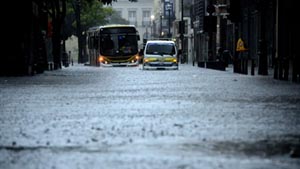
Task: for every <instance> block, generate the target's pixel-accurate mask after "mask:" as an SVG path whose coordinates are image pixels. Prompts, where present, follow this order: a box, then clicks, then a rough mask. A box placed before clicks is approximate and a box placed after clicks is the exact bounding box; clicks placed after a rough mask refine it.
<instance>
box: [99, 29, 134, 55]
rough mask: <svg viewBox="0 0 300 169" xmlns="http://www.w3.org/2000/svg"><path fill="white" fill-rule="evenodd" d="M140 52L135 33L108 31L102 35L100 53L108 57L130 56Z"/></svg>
mask: <svg viewBox="0 0 300 169" xmlns="http://www.w3.org/2000/svg"><path fill="white" fill-rule="evenodd" d="M137 52H138V44H137V35H136V32H135V33H124V32H121V33H118V32H116V33H115V31H114V32H113V33H111V32H108V30H106V32H105V33H103V32H102V34H101V35H100V53H101V54H102V55H106V56H129V55H135V54H137Z"/></svg>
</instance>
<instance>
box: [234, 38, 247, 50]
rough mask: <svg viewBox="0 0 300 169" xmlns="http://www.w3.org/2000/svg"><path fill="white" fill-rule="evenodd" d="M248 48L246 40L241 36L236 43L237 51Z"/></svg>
mask: <svg viewBox="0 0 300 169" xmlns="http://www.w3.org/2000/svg"><path fill="white" fill-rule="evenodd" d="M246 50H247V49H246V48H245V45H244V41H243V40H242V38H239V39H238V41H237V44H236V51H237V52H243V51H246Z"/></svg>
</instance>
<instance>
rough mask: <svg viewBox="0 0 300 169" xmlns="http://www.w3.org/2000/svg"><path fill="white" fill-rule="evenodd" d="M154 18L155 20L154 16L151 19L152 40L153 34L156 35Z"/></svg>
mask: <svg viewBox="0 0 300 169" xmlns="http://www.w3.org/2000/svg"><path fill="white" fill-rule="evenodd" d="M154 18H155V17H154V15H151V16H150V19H151V23H150V24H151V37H152V38H153V37H154V36H153V34H154V28H153V27H154Z"/></svg>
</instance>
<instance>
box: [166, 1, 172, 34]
mask: <svg viewBox="0 0 300 169" xmlns="http://www.w3.org/2000/svg"><path fill="white" fill-rule="evenodd" d="M166 9H167V10H168V14H169V21H168V26H169V33H168V38H170V37H171V9H172V5H171V3H167V5H166Z"/></svg>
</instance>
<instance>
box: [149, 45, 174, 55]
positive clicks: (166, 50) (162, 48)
mask: <svg viewBox="0 0 300 169" xmlns="http://www.w3.org/2000/svg"><path fill="white" fill-rule="evenodd" d="M146 54H150V55H174V54H175V46H174V44H172V43H164V44H162V43H149V44H148V45H147V49H146Z"/></svg>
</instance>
